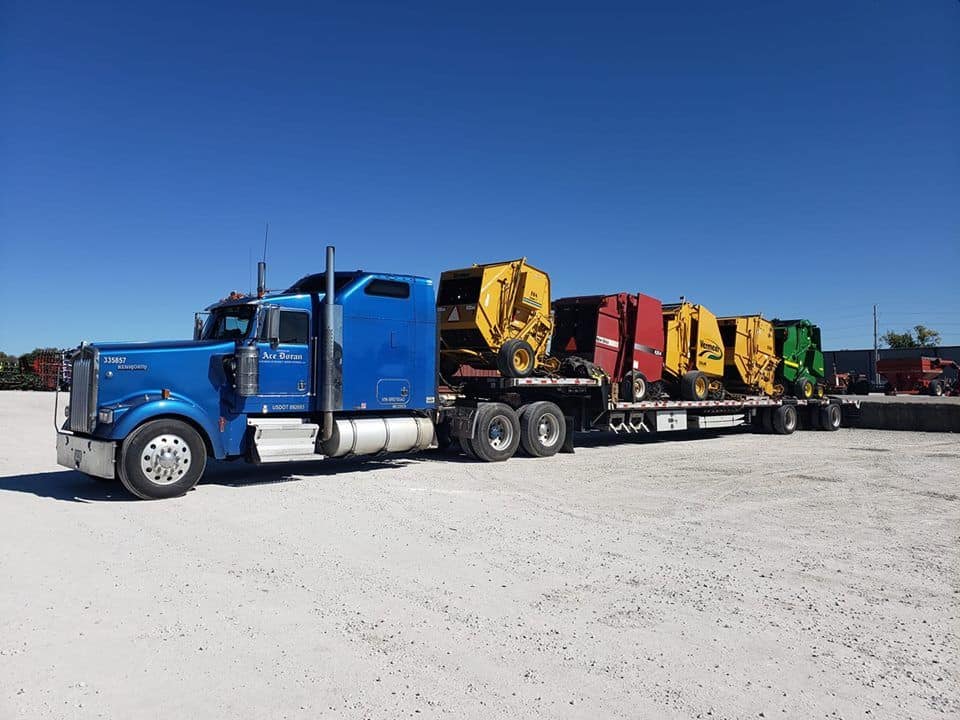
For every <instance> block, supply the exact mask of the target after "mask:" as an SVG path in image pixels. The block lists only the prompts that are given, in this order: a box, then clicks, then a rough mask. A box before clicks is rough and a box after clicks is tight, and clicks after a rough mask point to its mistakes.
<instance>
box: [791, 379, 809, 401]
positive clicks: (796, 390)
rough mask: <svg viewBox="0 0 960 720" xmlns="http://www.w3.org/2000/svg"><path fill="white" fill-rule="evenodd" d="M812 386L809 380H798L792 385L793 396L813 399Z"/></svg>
mask: <svg viewBox="0 0 960 720" xmlns="http://www.w3.org/2000/svg"><path fill="white" fill-rule="evenodd" d="M813 391H814V386H813V382H812V381H811V380H810V378H800V379H799V380H797V382H796V383H794V385H793V394H794V395H796V396H797V397H798V398H803V399H804V400H809V399H810V398H812V397H813Z"/></svg>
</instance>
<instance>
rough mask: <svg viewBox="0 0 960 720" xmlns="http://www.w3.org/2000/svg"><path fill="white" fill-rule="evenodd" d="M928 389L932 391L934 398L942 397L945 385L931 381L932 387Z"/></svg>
mask: <svg viewBox="0 0 960 720" xmlns="http://www.w3.org/2000/svg"><path fill="white" fill-rule="evenodd" d="M928 389H929V390H930V394H931V395H933V396H934V397H940V396H941V395H943V384H942V383H941V382H940V381H939V380H931V381H930V387H929V388H928Z"/></svg>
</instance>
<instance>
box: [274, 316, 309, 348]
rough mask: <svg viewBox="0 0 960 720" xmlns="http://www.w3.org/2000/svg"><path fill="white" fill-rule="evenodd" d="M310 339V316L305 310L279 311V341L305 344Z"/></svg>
mask: <svg viewBox="0 0 960 720" xmlns="http://www.w3.org/2000/svg"><path fill="white" fill-rule="evenodd" d="M309 341H310V316H309V315H308V314H307V313H305V312H292V311H287V310H281V311H280V342H281V343H291V344H294V345H306V344H307V343H308V342H309Z"/></svg>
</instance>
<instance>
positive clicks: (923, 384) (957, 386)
mask: <svg viewBox="0 0 960 720" xmlns="http://www.w3.org/2000/svg"><path fill="white" fill-rule="evenodd" d="M877 372H878V373H879V374H880V375H882V376H883V377H884V379H885V381H886V382H885V383H884V387H883V391H884V392H885V393H886V394H887V395H932V396H933V397H940V396H942V395H960V380H958V377H957V374H958V367H957V363H956V362H955V361H953V360H947V359H943V358H937V357H918V358H898V359H882V360H878V361H877Z"/></svg>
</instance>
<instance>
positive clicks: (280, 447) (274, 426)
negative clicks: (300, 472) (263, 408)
mask: <svg viewBox="0 0 960 720" xmlns="http://www.w3.org/2000/svg"><path fill="white" fill-rule="evenodd" d="M247 426H248V427H250V428H252V430H251V433H252V435H251V437H252V440H253V460H254V462H256V463H274V462H301V461H305V460H323V458H324V457H325V456H324V455H321V454H319V453H317V435H318V433H319V432H320V426H319V425H317V424H316V423H309V422H303V421H302V420H300V419H299V418H250V419H248V420H247Z"/></svg>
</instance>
